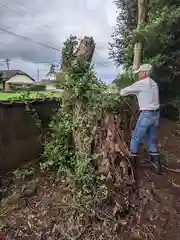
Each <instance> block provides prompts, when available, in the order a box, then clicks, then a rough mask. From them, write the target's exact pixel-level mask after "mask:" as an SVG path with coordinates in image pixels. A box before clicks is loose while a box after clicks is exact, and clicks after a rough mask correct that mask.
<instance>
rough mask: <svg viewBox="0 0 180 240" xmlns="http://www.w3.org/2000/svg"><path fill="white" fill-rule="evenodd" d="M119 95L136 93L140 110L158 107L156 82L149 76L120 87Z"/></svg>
mask: <svg viewBox="0 0 180 240" xmlns="http://www.w3.org/2000/svg"><path fill="white" fill-rule="evenodd" d="M120 95H121V96H127V95H136V96H137V99H138V104H139V109H140V110H156V109H158V108H159V88H158V85H157V83H156V82H155V81H154V80H153V79H152V78H150V77H147V78H146V79H143V80H139V81H137V82H135V83H133V84H132V85H131V86H129V87H126V88H124V89H121V91H120Z"/></svg>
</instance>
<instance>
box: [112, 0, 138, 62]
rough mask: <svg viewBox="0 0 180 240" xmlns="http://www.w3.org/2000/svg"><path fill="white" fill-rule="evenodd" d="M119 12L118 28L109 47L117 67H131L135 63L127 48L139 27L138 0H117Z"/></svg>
mask: <svg viewBox="0 0 180 240" xmlns="http://www.w3.org/2000/svg"><path fill="white" fill-rule="evenodd" d="M114 2H115V4H116V7H117V11H118V17H117V21H116V28H115V31H114V33H113V34H112V43H110V47H109V55H110V58H111V59H113V60H114V62H115V64H116V66H120V65H122V64H123V65H124V66H126V65H129V64H132V61H133V52H131V56H130V54H128V58H127V52H126V48H127V46H128V39H129V37H130V36H131V34H132V33H133V30H134V29H135V28H136V27H137V10H138V5H137V1H136V0H115V1H114Z"/></svg>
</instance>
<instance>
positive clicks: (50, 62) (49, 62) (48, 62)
mask: <svg viewBox="0 0 180 240" xmlns="http://www.w3.org/2000/svg"><path fill="white" fill-rule="evenodd" d="M0 62H4V60H0ZM12 62H13V63H25V62H30V63H47V64H52V63H56V64H59V62H58V61H53V60H52V61H27V60H26V61H25V60H24V61H14V60H12Z"/></svg>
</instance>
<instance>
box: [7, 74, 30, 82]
mask: <svg viewBox="0 0 180 240" xmlns="http://www.w3.org/2000/svg"><path fill="white" fill-rule="evenodd" d="M6 83H34V81H33V80H32V79H31V78H30V77H28V76H26V75H19V74H17V75H15V76H12V77H11V78H10V79H9V80H8V81H6Z"/></svg>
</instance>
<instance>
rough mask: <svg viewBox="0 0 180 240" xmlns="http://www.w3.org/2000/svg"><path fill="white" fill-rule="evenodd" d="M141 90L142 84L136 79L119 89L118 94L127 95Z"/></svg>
mask: <svg viewBox="0 0 180 240" xmlns="http://www.w3.org/2000/svg"><path fill="white" fill-rule="evenodd" d="M141 90H142V84H141V83H140V82H139V81H138V82H135V83H133V84H132V85H131V86H128V87H126V88H123V89H121V91H120V95H121V96H127V95H135V94H137V93H138V92H140V91H141Z"/></svg>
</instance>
